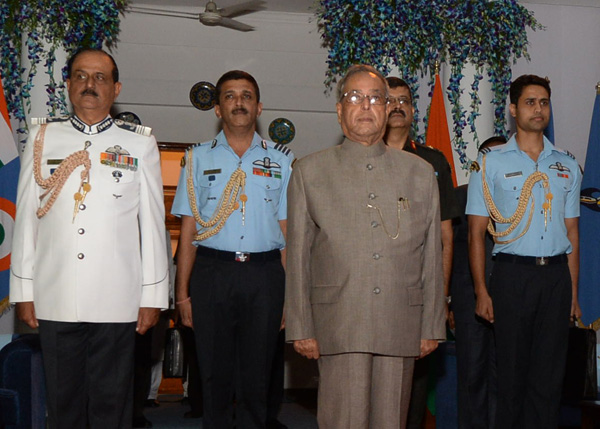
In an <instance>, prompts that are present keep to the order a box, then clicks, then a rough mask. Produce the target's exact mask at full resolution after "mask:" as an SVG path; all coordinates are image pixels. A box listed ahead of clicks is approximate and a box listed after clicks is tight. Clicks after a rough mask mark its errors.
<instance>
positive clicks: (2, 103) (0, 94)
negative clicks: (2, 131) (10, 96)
mask: <svg viewBox="0 0 600 429" xmlns="http://www.w3.org/2000/svg"><path fill="white" fill-rule="evenodd" d="M0 113H1V114H2V117H3V118H4V121H6V123H7V124H8V128H10V129H11V130H12V127H11V126H10V117H9V116H8V107H6V98H4V87H3V86H2V76H0Z"/></svg>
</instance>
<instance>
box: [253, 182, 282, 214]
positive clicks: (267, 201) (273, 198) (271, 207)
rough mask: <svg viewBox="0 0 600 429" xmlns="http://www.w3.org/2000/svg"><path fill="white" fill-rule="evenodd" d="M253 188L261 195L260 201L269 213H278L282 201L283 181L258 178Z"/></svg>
mask: <svg viewBox="0 0 600 429" xmlns="http://www.w3.org/2000/svg"><path fill="white" fill-rule="evenodd" d="M252 187H253V188H254V190H255V191H256V192H257V194H258V195H260V198H261V199H260V200H259V201H258V202H259V203H260V204H261V205H263V206H264V207H265V208H266V209H267V212H273V213H274V212H277V210H278V209H279V201H280V199H281V191H282V189H281V179H277V178H272V177H257V178H256V180H253V181H252Z"/></svg>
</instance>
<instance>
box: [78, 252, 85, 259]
mask: <svg viewBox="0 0 600 429" xmlns="http://www.w3.org/2000/svg"><path fill="white" fill-rule="evenodd" d="M83 258H85V255H84V254H83V253H78V254H77V259H83Z"/></svg>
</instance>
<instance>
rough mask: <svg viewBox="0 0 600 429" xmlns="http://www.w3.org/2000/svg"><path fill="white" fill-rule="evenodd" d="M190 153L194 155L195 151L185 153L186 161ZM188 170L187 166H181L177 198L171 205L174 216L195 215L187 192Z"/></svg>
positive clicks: (176, 192)
mask: <svg viewBox="0 0 600 429" xmlns="http://www.w3.org/2000/svg"><path fill="white" fill-rule="evenodd" d="M190 150H193V149H190ZM188 154H190V155H192V154H193V153H192V152H189V151H188V152H186V153H185V157H186V163H187V156H188ZM187 170H188V168H187V166H185V167H181V172H180V173H179V182H178V183H177V190H176V191H175V198H174V199H173V205H172V206H171V214H172V215H173V216H177V217H181V216H193V214H192V209H191V208H190V200H189V197H188V193H187Z"/></svg>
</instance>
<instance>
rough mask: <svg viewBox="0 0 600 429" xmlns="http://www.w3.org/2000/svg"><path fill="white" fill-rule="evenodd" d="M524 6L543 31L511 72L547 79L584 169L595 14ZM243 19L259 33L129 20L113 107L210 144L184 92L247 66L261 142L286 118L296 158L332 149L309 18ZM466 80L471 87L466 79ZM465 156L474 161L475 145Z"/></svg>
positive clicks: (336, 133)
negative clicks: (259, 109)
mask: <svg viewBox="0 0 600 429" xmlns="http://www.w3.org/2000/svg"><path fill="white" fill-rule="evenodd" d="M525 6H526V7H527V8H528V9H530V10H531V11H533V12H534V14H535V16H536V18H537V19H538V20H539V21H540V22H541V23H542V24H544V25H545V26H546V28H547V29H546V30H545V31H537V32H533V31H530V32H529V40H530V47H529V52H530V54H531V62H528V61H527V60H525V59H521V60H519V61H518V62H517V64H515V65H514V68H513V75H514V76H518V75H520V74H523V73H534V74H538V75H541V76H548V77H549V78H550V80H551V85H552V89H553V94H552V99H553V108H554V121H555V122H554V125H555V133H556V140H557V145H558V146H559V147H562V148H565V149H568V150H569V151H571V152H572V153H573V154H574V155H575V156H576V157H577V159H578V160H579V162H580V163H581V164H582V165H583V163H584V161H585V152H586V147H587V138H588V133H589V126H590V120H591V111H592V106H593V102H594V95H595V90H594V86H595V84H596V82H598V81H600V55H598V54H597V46H596V44H597V42H598V41H599V40H600V25H597V23H598V22H600V8H598V7H578V6H559V5H548V4H531V3H527V4H525ZM243 21H244V22H246V23H249V24H251V25H254V26H255V27H256V28H257V29H256V31H254V32H249V33H242V32H238V31H234V30H229V29H224V28H221V27H206V26H203V25H201V24H200V23H198V22H196V21H194V20H187V19H181V18H168V17H158V16H150V15H138V14H133V13H130V14H127V15H126V17H125V18H123V20H122V31H121V36H120V40H121V41H120V42H119V45H118V48H117V50H116V52H115V58H116V60H117V62H118V64H119V67H120V69H121V76H122V78H121V80H122V81H123V92H122V93H121V96H120V97H119V100H118V103H117V106H116V109H117V111H123V110H131V111H133V112H135V113H137V114H138V115H139V116H140V118H141V119H142V122H143V123H144V124H146V125H149V126H152V127H153V128H154V132H155V134H156V136H157V138H158V140H159V141H174V142H197V141H204V140H209V139H212V137H213V136H214V135H215V134H216V132H217V131H218V129H219V124H218V121H217V120H216V118H215V116H214V111H213V110H210V111H207V112H203V111H200V110H197V109H195V108H194V107H193V106H192V105H191V103H190V101H189V90H190V88H191V87H192V85H193V84H194V83H196V82H198V81H202V80H205V81H209V82H212V83H216V80H217V79H218V78H219V76H221V74H223V73H224V72H225V71H228V70H231V69H243V70H246V71H248V72H250V73H251V74H253V75H254V76H255V77H256V79H257V80H258V83H259V86H260V88H261V94H262V101H263V103H264V111H263V115H262V117H261V118H260V120H259V131H260V132H261V134H262V135H263V136H265V137H268V125H269V123H270V122H271V121H272V120H273V119H274V118H277V117H281V116H283V117H286V118H288V119H290V120H291V121H292V122H293V123H294V124H295V126H296V138H295V140H294V141H293V142H292V143H291V144H290V145H289V147H290V148H291V149H292V150H293V151H294V153H295V154H296V156H304V155H306V154H308V153H311V152H314V151H316V150H319V149H323V148H326V147H328V146H331V145H334V144H336V143H338V142H339V141H340V139H341V132H340V130H339V125H338V124H337V118H336V116H335V107H334V105H335V100H334V97H333V96H329V97H326V96H325V95H324V89H325V88H324V86H323V80H324V78H325V70H326V59H327V51H326V50H325V49H324V48H322V47H320V44H321V41H320V37H319V33H318V32H317V29H316V21H315V20H314V19H313V16H312V15H310V14H298V13H281V12H277V13H276V12H258V13H254V14H251V15H248V16H245V17H243ZM444 73H445V71H444V70H442V73H441V74H442V76H443V75H444ZM465 84H466V85H468V84H470V81H469V78H468V77H466V78H465ZM483 86H484V84H483V83H482V87H483ZM425 97H426V92H425V93H423V94H422V97H421V104H420V108H421V109H422V112H424V109H425V108H426V106H427V104H428V102H427V101H426V99H425ZM467 97H468V94H467ZM486 98H487V99H488V100H489V99H491V97H489V96H486V95H485V94H483V95H482V99H484V100H485V99H486ZM481 110H482V113H484V115H483V116H482V117H481V118H480V119H479V120H478V129H479V137H480V140H484V139H485V138H487V137H489V135H487V134H489V133H490V130H491V129H492V128H491V121H492V118H491V112H492V109H489V108H488V109H487V112H488V114H487V115H486V114H485V112H486V106H482V108H481ZM447 112H448V114H449V113H450V109H449V106H447ZM422 130H423V126H421V131H422ZM466 139H467V140H470V137H469V136H468V135H467V136H466ZM469 154H470V156H471V157H474V156H475V148H474V147H473V148H471V150H470V151H469ZM455 162H458V160H456V161H455ZM459 176H460V177H459V182H461V183H464V182H466V180H467V177H466V175H464V174H462V175H459Z"/></svg>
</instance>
